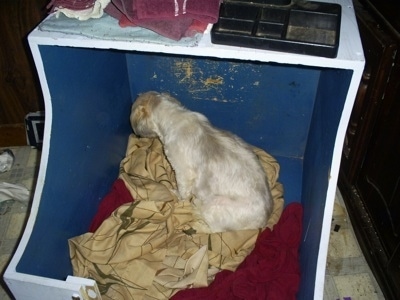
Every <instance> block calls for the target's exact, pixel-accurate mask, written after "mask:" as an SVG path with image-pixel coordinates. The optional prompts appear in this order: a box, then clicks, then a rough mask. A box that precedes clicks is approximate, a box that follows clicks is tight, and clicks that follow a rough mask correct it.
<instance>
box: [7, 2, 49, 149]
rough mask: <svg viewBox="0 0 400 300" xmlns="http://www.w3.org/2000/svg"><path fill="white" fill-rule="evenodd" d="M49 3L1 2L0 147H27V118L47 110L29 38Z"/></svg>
mask: <svg viewBox="0 0 400 300" xmlns="http://www.w3.org/2000/svg"><path fill="white" fill-rule="evenodd" d="M47 2H48V1H47V0H30V1H22V0H2V1H0V25H1V26H0V40H1V46H0V146H12V145H20V144H25V143H26V142H25V141H26V139H25V129H24V126H23V123H24V118H25V115H26V114H27V113H28V112H32V111H37V110H42V109H43V100H42V96H41V91H40V86H39V81H38V80H37V78H36V71H35V67H34V64H33V61H32V59H31V55H30V53H29V49H28V41H27V39H26V37H27V35H28V33H29V32H30V31H31V30H32V29H33V28H34V27H35V26H36V25H37V24H38V23H39V22H40V20H41V19H42V18H43V17H44V16H45V15H46V14H47V12H46V9H45V6H46V3H47Z"/></svg>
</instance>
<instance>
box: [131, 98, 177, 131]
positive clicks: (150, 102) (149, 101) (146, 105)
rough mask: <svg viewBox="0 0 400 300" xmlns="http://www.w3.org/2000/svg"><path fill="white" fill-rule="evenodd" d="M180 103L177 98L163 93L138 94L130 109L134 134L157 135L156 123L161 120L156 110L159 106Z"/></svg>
mask: <svg viewBox="0 0 400 300" xmlns="http://www.w3.org/2000/svg"><path fill="white" fill-rule="evenodd" d="M167 103H169V105H171V104H172V105H175V106H176V105H179V106H180V105H181V104H180V102H179V101H178V100H176V99H175V98H173V97H171V96H170V95H168V94H165V93H157V92H153V91H151V92H146V93H143V94H140V95H139V97H138V98H137V99H136V100H135V102H134V103H133V105H132V109H131V116H130V121H131V125H132V129H133V131H134V132H135V134H136V135H139V136H141V137H157V136H158V135H159V130H158V123H159V122H160V121H161V120H159V119H160V116H157V115H158V114H157V113H156V110H157V108H158V107H159V106H162V105H166V104H167Z"/></svg>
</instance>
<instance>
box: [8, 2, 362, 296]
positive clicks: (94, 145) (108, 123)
mask: <svg viewBox="0 0 400 300" xmlns="http://www.w3.org/2000/svg"><path fill="white" fill-rule="evenodd" d="M334 2H335V3H341V2H342V1H339V0H338V1H334ZM45 22H46V21H45ZM71 22H73V21H71ZM100 22H101V20H100ZM355 24H356V22H355V18H354V11H353V9H352V7H348V6H346V7H344V8H343V16H342V26H347V30H346V31H343V32H342V33H341V42H340V43H341V47H340V49H339V52H338V57H337V58H336V59H328V58H321V57H319V58H317V57H311V56H306V55H296V54H286V53H276V52H272V51H262V50H249V49H242V48H236V47H228V46H216V45H212V44H211V42H210V36H209V33H206V34H205V35H204V36H203V37H202V39H201V40H200V42H198V44H196V45H195V46H193V47H188V46H181V45H171V44H169V45H165V44H155V43H143V42H137V41H134V40H133V41H126V40H113V39H107V38H98V37H87V36H85V35H84V34H71V33H67V34H66V33H60V32H58V31H54V32H48V31H43V30H40V29H36V30H35V31H34V32H33V33H31V35H30V46H31V50H32V53H33V56H34V59H35V63H36V67H37V70H38V74H39V78H40V81H41V85H42V90H43V94H44V98H45V103H46V128H45V138H44V144H43V155H42V162H41V169H40V173H39V178H38V185H37V188H36V193H35V198H34V203H33V207H32V212H31V216H30V219H29V222H28V225H27V228H26V230H25V234H24V237H23V239H22V241H21V243H20V245H19V248H18V250H17V252H16V254H15V256H14V258H13V260H12V262H11V264H10V265H9V267H8V269H7V271H6V273H5V276H4V277H5V280H6V282H7V284H8V285H9V287H10V289H11V291H12V292H13V293H14V295H15V297H16V298H17V299H71V297H72V296H71V295H75V296H80V297H83V295H84V293H85V292H84V291H83V290H84V289H86V290H87V288H88V286H89V287H93V286H95V285H94V283H93V282H90V281H83V280H81V281H80V279H77V278H72V277H69V276H71V275H72V269H71V264H70V259H69V252H68V244H67V240H68V239H69V238H71V237H74V236H77V235H80V234H82V233H84V232H86V231H87V229H88V226H89V223H90V221H91V219H92V217H93V216H94V214H95V212H96V209H97V205H98V203H99V201H100V200H101V199H102V197H103V196H104V195H105V194H106V193H107V192H108V190H109V189H110V186H111V184H112V183H113V181H114V180H115V179H116V177H117V175H118V168H119V162H120V160H121V159H122V158H123V156H124V154H125V149H126V143H127V139H128V135H129V134H130V133H131V127H130V124H129V114H130V106H131V104H132V101H133V100H134V99H135V98H136V96H137V94H138V93H141V92H145V91H148V90H157V91H166V92H170V93H171V94H172V95H174V96H176V97H177V98H178V99H179V100H180V101H181V102H182V103H183V104H184V105H185V106H186V107H188V108H189V109H191V110H196V111H199V112H202V113H204V114H205V115H206V116H207V117H208V118H209V119H210V121H211V122H212V123H213V124H214V125H216V126H218V127H220V128H223V129H226V130H230V131H232V132H234V133H236V134H238V135H239V136H241V137H242V138H243V139H244V140H246V141H247V142H249V143H250V144H253V145H255V146H258V147H261V148H263V149H265V150H266V151H267V152H269V153H270V154H272V155H273V156H275V157H276V158H277V159H278V161H279V163H280V165H281V173H280V181H281V182H282V183H283V185H284V188H285V195H284V197H285V202H286V204H288V203H291V202H301V203H302V204H303V207H304V221H303V226H304V232H303V242H302V245H301V249H300V256H301V269H302V281H301V288H300V293H299V295H298V299H312V298H314V299H322V293H323V283H324V276H325V263H326V254H327V247H328V240H329V228H330V219H331V216H332V209H333V200H334V195H335V189H336V181H337V175H338V169H339V164H340V156H341V149H342V143H343V139H344V135H345V130H346V127H347V122H348V119H349V116H350V112H351V108H352V105H353V102H354V97H355V94H356V92H357V88H358V83H359V80H360V78H361V74H362V69H363V66H364V58H363V54H362V47H361V43H360V40H359V36H358V30H357V27H356V25H355ZM66 279H67V280H66ZM65 280H66V281H65ZM82 289H83V290H82ZM44 295H47V296H49V297H50V298H46V297H44ZM43 297H44V298H43ZM93 299H99V298H93Z"/></svg>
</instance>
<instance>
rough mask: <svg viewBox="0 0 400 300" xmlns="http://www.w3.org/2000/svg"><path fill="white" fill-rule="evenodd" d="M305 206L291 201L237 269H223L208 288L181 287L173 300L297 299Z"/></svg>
mask: <svg viewBox="0 0 400 300" xmlns="http://www.w3.org/2000/svg"><path fill="white" fill-rule="evenodd" d="M302 217H303V208H302V206H301V204H299V203H291V204H289V205H287V207H286V208H285V209H284V211H283V213H282V216H281V218H280V219H279V222H278V223H277V224H276V225H275V226H274V230H273V231H271V230H270V229H268V228H267V229H265V230H264V231H263V232H262V233H261V234H260V236H259V237H258V239H257V242H256V245H255V248H254V250H253V251H252V252H251V253H250V254H249V256H247V257H246V259H245V260H244V261H243V262H242V263H241V264H240V265H239V267H238V268H237V269H236V271H235V272H231V271H227V270H224V271H221V272H220V273H218V274H217V275H216V277H215V280H214V281H213V282H212V283H211V284H210V286H208V287H206V288H195V289H187V290H182V291H179V292H178V293H177V294H176V295H174V296H173V297H172V298H171V299H173V300H203V299H224V300H225V299H229V300H235V299H249V300H250V299H251V300H254V299H268V300H289V299H290V300H291V299H296V294H297V292H298V289H299V284H300V266H299V255H298V249H299V245H300V241H301V232H302Z"/></svg>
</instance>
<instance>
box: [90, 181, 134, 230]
mask: <svg viewBox="0 0 400 300" xmlns="http://www.w3.org/2000/svg"><path fill="white" fill-rule="evenodd" d="M132 201H134V199H133V198H132V195H131V193H130V192H129V190H128V189H127V188H126V186H125V183H124V181H123V180H122V179H117V180H116V181H115V182H114V184H113V186H112V188H111V191H110V192H109V193H108V194H107V195H106V196H105V197H104V198H103V199H102V200H101V202H100V205H99V208H98V209H97V213H96V215H95V216H94V218H93V219H92V223H91V224H90V226H89V232H95V231H96V230H97V228H99V226H100V225H101V223H103V221H104V220H105V219H107V218H108V217H109V216H110V215H111V213H112V212H113V211H114V210H116V209H117V208H118V207H120V206H121V205H123V204H125V203H128V202H132Z"/></svg>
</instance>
